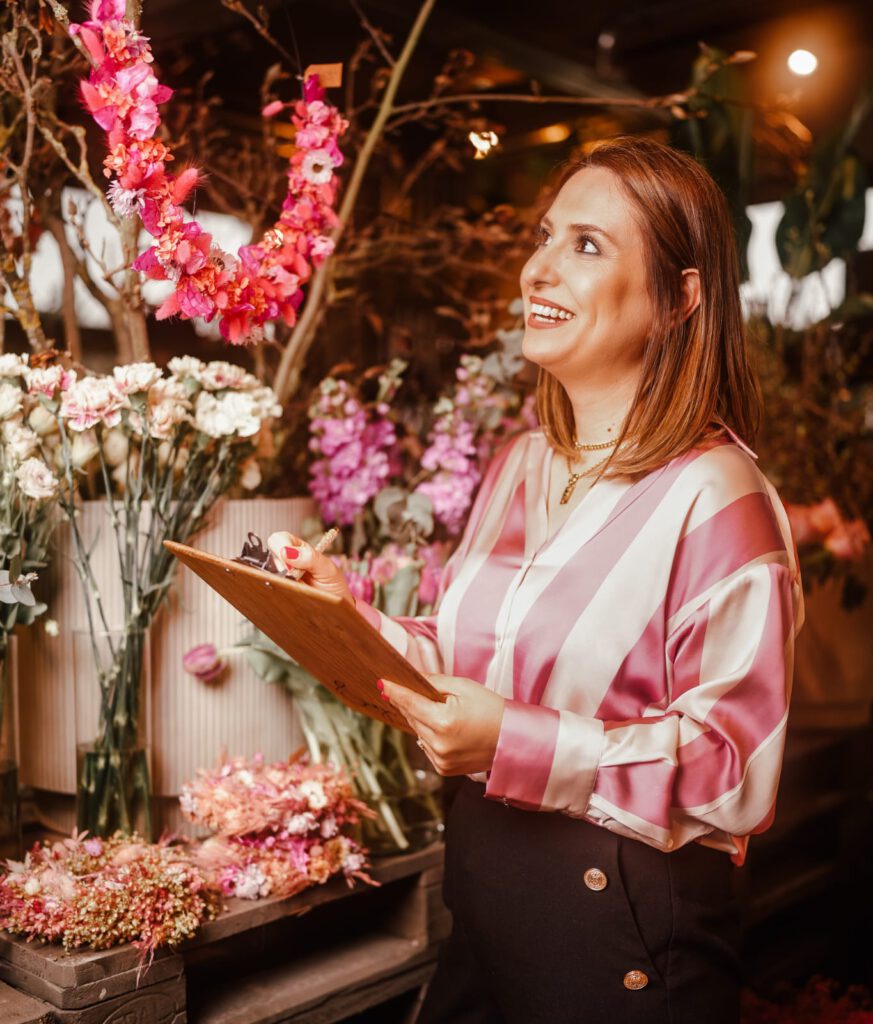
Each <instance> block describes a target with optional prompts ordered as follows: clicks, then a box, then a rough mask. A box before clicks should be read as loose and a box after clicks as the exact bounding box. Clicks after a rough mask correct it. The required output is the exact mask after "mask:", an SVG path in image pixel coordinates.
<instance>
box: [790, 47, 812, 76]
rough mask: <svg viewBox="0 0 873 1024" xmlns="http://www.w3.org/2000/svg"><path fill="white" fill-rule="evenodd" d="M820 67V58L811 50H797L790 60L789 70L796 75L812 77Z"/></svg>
mask: <svg viewBox="0 0 873 1024" xmlns="http://www.w3.org/2000/svg"><path fill="white" fill-rule="evenodd" d="M817 67H818V57H816V55H815V54H814V53H810V52H809V50H795V51H794V52H793V53H792V54H791V55H790V56H789V58H788V70H789V71H793V72H794V74H795V75H811V74H812V73H813V71H815V69H816V68H817Z"/></svg>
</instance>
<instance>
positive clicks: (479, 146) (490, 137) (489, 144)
mask: <svg viewBox="0 0 873 1024" xmlns="http://www.w3.org/2000/svg"><path fill="white" fill-rule="evenodd" d="M467 138H468V139H469V140H470V142H472V143H473V148H474V149H475V150H476V156H475V157H474V159H476V160H482V159H484V158H485V157H486V156H488V154H489V153H490V152H491V150H492V149H493V148H494V147H495V146H496V145H497V143H498V142H499V141H500V140H499V139H498V138H497V133H496V132H470V134H469V135H468V136H467Z"/></svg>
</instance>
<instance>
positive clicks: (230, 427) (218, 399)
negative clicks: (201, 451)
mask: <svg viewBox="0 0 873 1024" xmlns="http://www.w3.org/2000/svg"><path fill="white" fill-rule="evenodd" d="M194 425H195V426H196V427H197V429H198V430H200V431H202V432H203V433H204V434H207V435H208V436H209V437H232V436H234V435H236V436H238V437H253V436H254V435H255V434H257V432H258V431H259V430H260V429H261V420H260V416H259V410H258V407H257V403H256V402H255V401H254V399H253V398H252V396H251V395H250V394H248V393H247V392H244V391H228V392H226V393H225V394H223V395H214V394H212V393H211V392H209V391H201V392H200V394H199V395H198V396H197V405H196V407H195V410H194Z"/></svg>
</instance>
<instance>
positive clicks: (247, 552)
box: [233, 530, 286, 576]
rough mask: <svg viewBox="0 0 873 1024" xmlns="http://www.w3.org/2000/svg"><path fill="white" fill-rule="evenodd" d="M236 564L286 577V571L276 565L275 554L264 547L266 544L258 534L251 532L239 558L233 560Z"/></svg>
mask: <svg viewBox="0 0 873 1024" xmlns="http://www.w3.org/2000/svg"><path fill="white" fill-rule="evenodd" d="M233 561H234V562H242V563H243V565H253V566H254V567H255V568H256V569H262V570H263V571H264V572H272V573H275V574H276V575H277V576H285V575H286V573H285V570H284V569H280V568H279V566H278V565H277V564H276V559H275V558H274V557H273V553H272V552H271V551H270V550H269V548H267V547H266V546H265V545H264V542H263V541H262V540H261V538H260V537H259V536H258V535H257V534H256V533H252V531H251V530H249V535H248V538H247V539H246V542H245V544H243V549H242V553H241V554H240V556H239V557H238V558H234V559H233Z"/></svg>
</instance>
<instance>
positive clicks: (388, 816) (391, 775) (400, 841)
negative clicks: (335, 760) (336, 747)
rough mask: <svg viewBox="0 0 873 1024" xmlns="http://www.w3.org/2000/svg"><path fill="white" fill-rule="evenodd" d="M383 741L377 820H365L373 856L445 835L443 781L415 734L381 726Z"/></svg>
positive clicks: (405, 850)
mask: <svg viewBox="0 0 873 1024" xmlns="http://www.w3.org/2000/svg"><path fill="white" fill-rule="evenodd" d="M374 725H377V726H378V723H374ZM380 740H381V742H380V757H379V761H380V771H379V781H380V783H381V799H379V800H378V801H373V800H372V799H371V800H370V803H371V806H373V809H374V810H375V811H377V812H378V817H376V818H372V819H368V818H365V819H364V820H363V822H362V837H361V838H362V842H363V844H364V846H366V847H367V849H368V850H369V851H370V853H372V854H374V855H375V856H388V855H393V854H399V853H411V852H413V851H414V850H420V849H422V848H423V847H425V846H429V845H430V844H431V843H433V842H435V841H436V840H437V839H440V838H441V837H442V834H443V830H444V824H443V807H442V785H443V780H442V778H441V776H440V775H439V774H438V773H437V772H436V771H435V769H434V767H433V765H431V763H430V761H428V759H427V757H426V756H425V754H424V753H423V752H422V751H421V750H420V749H419V747H418V746H417V745H416V742H415V737H414V736H410V735H409V734H408V733H405V732H402V731H401V730H399V729H392V728H390V727H389V726H381V737H380Z"/></svg>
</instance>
